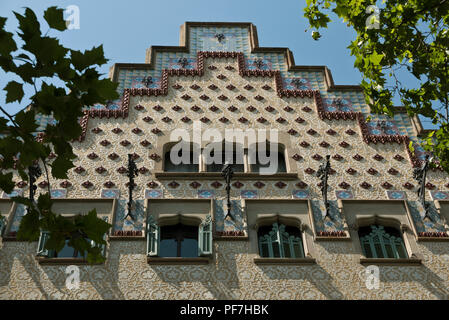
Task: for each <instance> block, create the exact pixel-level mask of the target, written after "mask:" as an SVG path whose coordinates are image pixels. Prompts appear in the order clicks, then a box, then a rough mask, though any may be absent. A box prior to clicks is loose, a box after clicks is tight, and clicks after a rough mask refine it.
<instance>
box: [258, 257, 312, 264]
mask: <svg viewBox="0 0 449 320" xmlns="http://www.w3.org/2000/svg"><path fill="white" fill-rule="evenodd" d="M254 263H255V264H266V265H268V264H293V265H303V264H315V263H316V259H315V258H254Z"/></svg>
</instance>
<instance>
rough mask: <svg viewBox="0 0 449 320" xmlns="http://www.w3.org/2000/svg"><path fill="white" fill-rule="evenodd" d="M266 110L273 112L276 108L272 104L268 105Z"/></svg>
mask: <svg viewBox="0 0 449 320" xmlns="http://www.w3.org/2000/svg"><path fill="white" fill-rule="evenodd" d="M265 110H267V111H268V112H273V111H274V110H276V109H275V108H273V107H272V106H268V107H266V108H265Z"/></svg>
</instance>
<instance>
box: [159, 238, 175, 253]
mask: <svg viewBox="0 0 449 320" xmlns="http://www.w3.org/2000/svg"><path fill="white" fill-rule="evenodd" d="M177 248H178V245H177V242H176V240H175V239H164V240H161V243H160V247H159V255H160V256H161V257H176V256H177Z"/></svg>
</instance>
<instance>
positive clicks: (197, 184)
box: [189, 181, 201, 189]
mask: <svg viewBox="0 0 449 320" xmlns="http://www.w3.org/2000/svg"><path fill="white" fill-rule="evenodd" d="M189 186H191V187H192V188H193V189H198V188H199V187H201V183H199V182H197V181H193V182H192V183H191V184H189Z"/></svg>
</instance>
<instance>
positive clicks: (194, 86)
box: [190, 83, 200, 90]
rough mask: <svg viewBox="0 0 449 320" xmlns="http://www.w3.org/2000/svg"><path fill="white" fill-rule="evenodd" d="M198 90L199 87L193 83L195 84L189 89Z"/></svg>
mask: <svg viewBox="0 0 449 320" xmlns="http://www.w3.org/2000/svg"><path fill="white" fill-rule="evenodd" d="M199 88H200V86H199V85H197V84H196V83H195V84H192V85H191V86H190V89H193V90H198V89H199Z"/></svg>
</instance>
